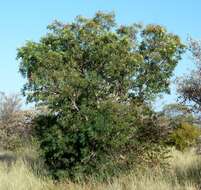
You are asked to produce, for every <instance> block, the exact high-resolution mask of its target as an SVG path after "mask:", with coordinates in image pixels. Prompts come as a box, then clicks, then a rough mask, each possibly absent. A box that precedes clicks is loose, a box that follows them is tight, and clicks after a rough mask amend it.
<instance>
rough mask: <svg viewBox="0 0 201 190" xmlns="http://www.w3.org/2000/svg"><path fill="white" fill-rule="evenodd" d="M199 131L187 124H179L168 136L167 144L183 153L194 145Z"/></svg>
mask: <svg viewBox="0 0 201 190" xmlns="http://www.w3.org/2000/svg"><path fill="white" fill-rule="evenodd" d="M200 135H201V130H200V129H199V128H198V127H196V126H193V125H190V124H188V123H180V125H179V126H178V127H177V128H176V129H174V130H173V131H172V133H171V135H170V136H169V140H168V144H169V145H173V146H175V147H176V148H177V149H178V150H181V151H183V150H184V149H186V148H189V147H191V146H193V145H195V144H196V142H197V140H198V137H199V136H200Z"/></svg>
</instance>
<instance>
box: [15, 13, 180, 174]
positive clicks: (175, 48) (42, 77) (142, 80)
mask: <svg viewBox="0 0 201 190" xmlns="http://www.w3.org/2000/svg"><path fill="white" fill-rule="evenodd" d="M48 29H49V33H48V34H47V35H45V36H44V37H42V38H41V39H40V41H39V42H38V43H34V42H28V43H27V44H26V45H25V46H24V47H22V48H20V49H18V56H17V57H18V59H20V72H21V74H22V75H23V76H24V77H25V78H26V79H27V83H26V84H25V87H24V89H23V91H24V93H25V95H27V100H28V101H29V102H32V101H34V102H36V103H37V104H43V105H46V106H47V107H48V108H49V110H50V113H49V115H47V116H46V115H45V116H41V117H39V118H38V119H37V120H36V125H37V127H36V132H37V135H38V138H39V140H40V143H41V148H42V149H43V150H44V157H45V159H46V162H47V164H48V165H49V167H50V169H51V170H52V171H53V173H54V174H55V175H56V176H57V174H58V173H60V174H61V175H64V173H65V172H66V174H68V175H70V176H72V177H75V176H76V174H77V173H76V172H81V173H82V174H84V175H85V174H90V175H91V174H93V172H97V173H101V172H102V173H104V172H105V171H112V170H114V168H115V167H117V168H125V167H124V164H125V166H126V165H129V164H128V163H130V165H129V167H132V166H133V165H132V163H133V161H130V160H129V158H136V155H135V154H137V153H135V152H134V151H135V148H136V149H138V148H137V147H136V144H138V143H139V142H140V141H139V142H136V138H135V135H136V134H135V132H136V131H137V128H139V127H140V126H142V125H143V126H144V127H146V124H144V123H143V122H141V120H142V116H143V115H147V113H146V111H144V110H143V111H141V110H140V108H139V107H140V106H142V107H143V106H144V104H145V102H149V101H150V100H151V98H153V97H154V96H156V95H157V94H159V93H163V92H167V91H168V87H169V79H170V77H171V75H172V72H173V70H174V68H175V66H176V64H177V62H178V61H179V59H180V55H181V53H182V52H183V49H184V46H183V44H182V43H181V42H180V40H179V38H178V37H177V36H175V35H173V34H170V33H168V32H167V31H166V30H165V29H164V28H163V27H161V26H158V25H148V26H145V27H143V26H142V25H139V24H133V25H131V26H120V27H119V26H117V24H116V23H115V17H114V14H113V13H112V14H106V13H101V12H98V13H96V15H95V16H94V17H93V18H89V19H88V18H84V17H80V16H79V17H77V19H76V20H75V21H74V22H72V23H68V24H65V23H61V22H58V21H55V22H54V23H53V24H52V25H50V26H48ZM146 110H147V112H150V109H149V108H146ZM138 112H139V113H138ZM149 124H150V123H149ZM151 124H153V123H151ZM151 124H150V125H151ZM154 127H155V124H154ZM151 130H152V128H151ZM148 132H149V131H148ZM149 134H150V133H149ZM152 136H153V138H154V135H153V134H152ZM146 138H149V136H146V137H145V139H146ZM128 148H129V150H131V151H130V152H128V151H127V150H128ZM122 154H123V155H124V156H123V157H125V159H124V160H125V161H119V160H120V157H122ZM110 164H111V165H110ZM108 165H110V169H108V167H109V166H108ZM113 165H114V166H115V167H113ZM103 166H104V167H103ZM102 167H103V168H104V169H103V170H104V171H103V170H101V168H102ZM66 170H67V171H66ZM78 170H79V171H78ZM63 171H65V172H63ZM58 175H59V174H58Z"/></svg>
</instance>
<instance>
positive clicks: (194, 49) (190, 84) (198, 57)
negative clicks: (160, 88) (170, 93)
mask: <svg viewBox="0 0 201 190" xmlns="http://www.w3.org/2000/svg"><path fill="white" fill-rule="evenodd" d="M189 50H190V52H191V53H192V56H193V60H194V61H195V63H196V68H195V69H194V70H193V71H192V72H191V73H190V74H189V75H188V76H185V77H183V78H181V79H180V80H179V82H178V92H179V93H180V97H181V99H183V100H184V102H186V103H189V102H190V105H191V106H193V110H194V111H199V112H200V111H201V42H200V41H198V40H193V39H190V41H189Z"/></svg>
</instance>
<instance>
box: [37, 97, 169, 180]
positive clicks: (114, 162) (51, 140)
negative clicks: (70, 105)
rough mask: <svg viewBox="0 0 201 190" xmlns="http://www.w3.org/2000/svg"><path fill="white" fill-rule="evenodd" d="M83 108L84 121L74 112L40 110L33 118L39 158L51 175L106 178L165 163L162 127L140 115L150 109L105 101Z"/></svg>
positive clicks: (153, 120)
mask: <svg viewBox="0 0 201 190" xmlns="http://www.w3.org/2000/svg"><path fill="white" fill-rule="evenodd" d="M83 109H84V110H83V112H85V116H87V117H88V120H87V121H83V119H82V117H81V116H78V115H76V117H75V116H74V118H71V117H70V116H69V115H66V117H65V118H63V117H62V118H60V117H58V116H56V115H55V116H52V115H39V116H38V117H37V118H36V120H35V122H36V134H37V137H38V140H39V142H40V144H41V148H42V150H43V158H45V162H46V164H47V165H48V166H49V168H50V172H51V174H53V176H54V177H56V178H62V177H69V178H71V179H79V178H86V177H88V176H91V175H93V176H94V177H98V178H99V179H104V178H106V177H107V176H114V175H118V174H120V173H122V172H129V171H130V170H131V169H133V168H136V167H139V165H140V167H142V166H143V167H145V166H150V167H158V166H161V164H162V163H165V159H166V153H167V151H166V149H165V148H164V146H163V145H162V144H160V141H161V139H162V138H163V137H164V134H166V132H164V131H165V130H166V129H165V128H163V127H161V126H158V125H157V119H156V118H154V119H149V121H148V120H146V119H145V118H143V117H142V115H143V116H145V114H146V116H147V118H148V117H150V116H149V115H148V114H152V113H151V111H150V110H149V111H147V110H148V109H147V108H143V109H141V111H140V108H139V107H138V109H137V108H136V107H135V106H127V105H120V104H114V103H112V102H111V101H109V102H105V103H104V104H102V105H100V108H99V109H98V110H93V112H91V111H89V110H86V108H83ZM146 109H147V110H146ZM145 110H146V111H145ZM147 112H148V113H147ZM64 119H65V120H64ZM75 119H76V122H75ZM67 123H72V124H71V125H70V124H68V125H67Z"/></svg>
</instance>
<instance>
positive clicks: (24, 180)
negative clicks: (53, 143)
mask: <svg viewBox="0 0 201 190" xmlns="http://www.w3.org/2000/svg"><path fill="white" fill-rule="evenodd" d="M172 155H173V157H172V159H171V169H170V171H169V172H162V171H157V172H154V171H147V172H146V173H143V174H142V173H137V174H136V173H132V174H130V175H129V176H124V177H123V176H122V177H121V178H117V179H114V180H113V181H112V182H108V183H104V184H103V183H100V184H99V183H95V182H93V181H91V182H89V183H87V184H74V183H71V182H65V183H64V182H63V183H60V184H54V183H53V181H52V180H51V179H48V178H45V177H41V176H40V175H36V173H38V172H37V171H36V169H35V171H32V170H31V169H30V168H29V167H28V166H27V164H25V162H24V161H22V160H17V161H16V162H15V164H13V165H11V166H9V167H8V166H7V164H5V163H1V164H0V190H198V189H199V185H200V184H201V156H198V155H196V154H195V153H194V152H193V150H191V151H188V152H184V153H181V152H178V151H175V150H174V151H172Z"/></svg>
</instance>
